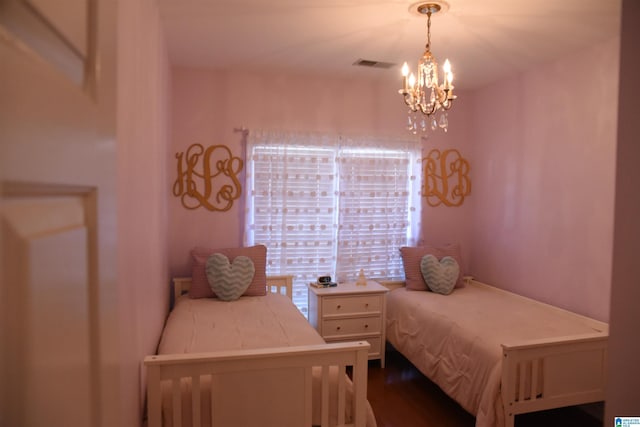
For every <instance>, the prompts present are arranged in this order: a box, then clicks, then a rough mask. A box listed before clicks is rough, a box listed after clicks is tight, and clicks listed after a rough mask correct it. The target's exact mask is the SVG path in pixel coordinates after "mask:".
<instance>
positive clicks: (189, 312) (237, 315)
mask: <svg viewBox="0 0 640 427" xmlns="http://www.w3.org/2000/svg"><path fill="white" fill-rule="evenodd" d="M324 343H325V342H324V340H323V339H322V337H321V336H320V335H319V334H318V333H317V331H316V330H315V329H314V328H313V327H312V326H311V325H310V324H309V322H307V320H306V319H305V318H304V316H303V315H302V313H300V311H299V310H298V308H297V307H296V306H295V305H294V304H293V303H292V302H291V299H289V298H288V297H286V296H284V295H279V294H271V293H269V294H267V295H265V296H251V297H241V298H239V299H237V300H235V301H232V302H226V301H221V300H218V299H215V298H202V299H191V298H188V297H187V296H183V297H181V298H179V299H178V301H177V302H176V304H175V307H174V308H173V310H172V311H171V313H170V314H169V317H168V319H167V322H166V325H165V328H164V331H163V333H162V337H161V340H160V345H159V348H158V354H180V353H203V352H215V351H227V350H243V349H260V348H272V347H291V346H300V345H317V344H324ZM316 374H317V373H316V372H314V376H319V375H316ZM330 374H331V376H332V378H333V379H332V381H331V387H334V386H335V384H337V381H336V377H337V370H332V371H330ZM260 375H261V374H259V373H255V372H251V373H247V374H246V376H245V377H244V378H243V379H241V380H238V377H234V379H233V380H230V381H228V382H227V383H225V385H224V387H233V386H234V385H236V384H237V383H238V382H239V381H240V382H242V381H245V380H246V381H253V379H255V378H259V379H258V381H259V382H262V383H265V382H266V383H267V384H268V387H270V388H271V387H273V390H274V393H277V389H278V387H287V375H286V373H284V374H281V375H280V377H277V375H279V374H277V373H275V374H274V375H276V376H273V377H266V376H265V377H260ZM269 375H270V374H269ZM256 376H258V377H256ZM252 378H253V379H252ZM273 378H278V379H275V380H274V379H273ZM222 381H224V379H223V380H222ZM351 386H352V384H351V382H350V381H348V384H347V393H348V396H349V394H350V393H349V391H350V389H351ZM201 388H202V391H203V399H202V402H203V411H202V417H203V422H204V423H205V425H209V423H210V415H209V407H208V401H209V398H208V397H207V396H208V394H209V383H208V382H204V381H203V383H202V384H201ZM182 389H183V408H189V407H190V405H191V393H190V390H191V386H190V382H189V381H188V380H183V384H182ZM330 390H331V388H330ZM319 394H320V381H319V380H318V381H314V383H313V395H314V399H315V396H319ZM170 399H171V397H170V391H169V390H168V389H167V390H163V400H164V401H165V402H166V404H163V415H164V420H165V423H166V424H167V425H170V420H171V414H170V413H168V412H167V411H168V410H169V409H165V408H170V406H171V405H170V404H169V401H170ZM336 405H337V404H333V403H330V407H332V408H333V409H331V410H330V418H331V419H333V420H336V419H337V410H335V407H336ZM317 406H318V405H314V410H313V422H314V425H316V424H320V421H319V419H320V412H319V408H317ZM350 407H351V405H350V404H348V405H347V419H349V417H350ZM182 413H183V416H182V418H183V425H186V426H190V425H191V419H190V418H191V414H190V411H189V410H183V412H182ZM375 425H376V422H375V417H374V415H373V410H372V409H371V406H370V405H369V404H367V426H368V427H375Z"/></svg>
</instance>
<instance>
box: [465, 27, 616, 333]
mask: <svg viewBox="0 0 640 427" xmlns="http://www.w3.org/2000/svg"><path fill="white" fill-rule="evenodd" d="M618 44H619V40H617V39H616V40H611V41H609V42H607V43H603V44H600V45H598V46H595V47H593V48H591V49H589V50H587V51H584V52H579V53H577V54H575V55H572V56H569V57H567V58H564V59H562V60H560V61H557V62H553V63H550V64H547V65H545V66H542V67H540V68H536V69H534V70H531V71H528V72H526V73H523V74H521V75H517V76H515V77H512V78H510V79H506V80H504V81H502V82H500V83H496V84H493V85H492V86H489V87H487V88H484V89H482V90H479V91H477V92H476V93H474V94H473V100H472V101H471V100H470V101H469V102H473V104H474V106H473V113H472V116H473V122H472V123H473V135H472V137H473V143H472V147H473V150H474V152H473V158H474V196H473V206H474V209H473V215H472V221H473V226H472V242H473V244H472V249H471V272H472V273H473V274H474V275H475V276H476V277H477V278H478V279H479V280H481V281H485V282H487V283H491V284H494V285H496V286H499V287H503V288H506V289H509V290H511V291H514V292H517V293H520V294H523V295H526V296H530V297H533V298H535V299H538V300H542V301H545V302H550V303H552V304H554V305H557V306H560V307H563V308H567V309H569V310H572V311H576V312H578V313H581V314H585V315H588V316H591V317H594V318H596V319H600V320H604V321H606V320H608V317H609V292H610V274H611V249H612V232H613V201H614V192H613V188H614V173H615V153H616V120H617V104H616V101H617V96H616V95H617V90H618V78H617V72H618V60H619V56H618Z"/></svg>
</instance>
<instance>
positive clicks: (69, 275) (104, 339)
mask: <svg viewBox="0 0 640 427" xmlns="http://www.w3.org/2000/svg"><path fill="white" fill-rule="evenodd" d="M44 3H47V2H42V1H40V0H35V1H32V0H28V1H27V0H0V251H1V255H2V257H1V263H0V279H1V282H0V426H18V427H30V426H44V425H46V426H65V427H66V426H91V427H110V426H123V425H124V424H123V423H122V422H121V421H120V420H121V417H122V412H123V411H122V408H123V402H122V401H121V400H120V398H119V396H118V395H119V392H120V389H119V387H120V384H121V383H120V378H119V376H120V362H121V359H120V357H121V354H120V347H119V344H120V330H121V329H120V328H121V326H122V325H121V324H120V322H119V315H120V312H119V299H118V297H119V295H118V287H117V281H116V261H117V256H116V243H117V241H116V230H117V224H116V182H117V181H116V140H115V117H116V114H115V113H116V111H115V93H116V81H115V75H116V72H115V71H116V68H115V46H116V43H115V42H116V33H115V28H116V26H115V24H116V3H117V2H114V1H110V0H109V1H100V0H65V1H62V2H56V8H55V11H51V10H47V9H46V8H47V6H46V5H45V4H44ZM78 4H81V5H82V7H84V8H85V10H87V11H88V13H87V14H86V15H87V17H86V18H87V19H86V21H84V22H82V23H80V24H81V25H80V27H79V28H80V30H79V31H76V30H77V28H66V29H64V28H57V29H56V31H53V38H51V37H49V35H47V36H46V37H44V36H42V37H41V34H43V33H40V32H39V31H40V30H39V28H41V26H38V25H37V23H38V16H37V15H41V17H42V16H44V17H46V21H47V25H54V26H56V25H61V26H63V27H64V26H67V25H75V24H76V23H78V22H77V18H76V16H77V13H78V10H77V8H76V6H77V5H78ZM8 5H9V6H10V7H11V8H13V9H11V10H18V11H22V12H25V11H27V12H28V10H29V8H31V9H33V11H34V12H35V14H34V19H35V20H33V19H29V20H27V19H25V20H21V19H20V20H18V19H17V18H16V16H17V15H12V14H11V13H6V12H7V10H9V9H8V7H9V6H8ZM22 12H20V13H22ZM3 13H4V15H3ZM82 14H83V15H84V13H82ZM20 16H22V17H24V15H20ZM31 24H34V26H31ZM80 33H86V34H85V36H86V38H85V37H84V36H82V35H78V34H80ZM58 36H59V40H58V42H59V41H62V45H63V48H58V47H56V46H60V43H57V42H56V37H58ZM29 37H31V38H32V39H37V41H38V42H39V43H40V42H42V43H44V44H39V45H38V46H39V48H36V47H34V45H33V43H32V41H33V40H30V39H29ZM73 37H80V38H85V42H86V43H84V45H83V47H82V48H78V46H76V45H77V43H76V42H73V43H71V46H72V47H71V49H68V50H70V51H71V53H72V54H73V55H75V53H77V52H81V54H80V55H79V58H81V59H80V60H81V61H82V66H81V73H79V74H78V75H77V76H75V77H74V75H72V74H73V73H69V72H68V70H67V69H66V68H65V67H66V65H64V64H70V63H71V64H72V63H73V61H71V62H69V61H67V60H66V59H65V58H68V57H69V56H68V55H66V53H65V50H64V46H67V48H68V47H69V44H68V43H67V42H66V39H68V38H73ZM42 46H45V48H44V51H43V50H42V49H41V48H42ZM39 49H40V50H39ZM43 52H44V53H43ZM50 54H52V55H53V56H54V57H57V58H59V59H60V58H62V62H61V63H62V64H63V66H61V65H60V64H61V63H60V62H56V61H54V60H53V59H52V57H51V55H50ZM58 54H60V55H58ZM97 55H99V56H97ZM97 62H99V63H100V67H99V73H97V72H96V70H97V68H95V64H97ZM78 76H79V77H78Z"/></svg>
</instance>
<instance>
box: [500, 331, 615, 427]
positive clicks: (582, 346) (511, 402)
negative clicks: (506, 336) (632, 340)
mask: <svg viewBox="0 0 640 427" xmlns="http://www.w3.org/2000/svg"><path fill="white" fill-rule="evenodd" d="M502 348H503V355H504V360H503V364H502V384H501V387H502V388H501V394H502V401H503V404H504V415H505V425H506V426H507V427H513V426H514V422H515V416H516V415H517V414H523V413H527V412H534V411H540V410H546V409H553V408H559V407H563V406H570V405H578V404H582V403H590V402H597V401H601V400H604V396H605V395H604V390H605V385H606V366H607V335H606V334H603V333H594V334H588V335H580V336H571V337H561V338H557V339H552V340H536V341H527V342H523V343H516V344H503V345H502Z"/></svg>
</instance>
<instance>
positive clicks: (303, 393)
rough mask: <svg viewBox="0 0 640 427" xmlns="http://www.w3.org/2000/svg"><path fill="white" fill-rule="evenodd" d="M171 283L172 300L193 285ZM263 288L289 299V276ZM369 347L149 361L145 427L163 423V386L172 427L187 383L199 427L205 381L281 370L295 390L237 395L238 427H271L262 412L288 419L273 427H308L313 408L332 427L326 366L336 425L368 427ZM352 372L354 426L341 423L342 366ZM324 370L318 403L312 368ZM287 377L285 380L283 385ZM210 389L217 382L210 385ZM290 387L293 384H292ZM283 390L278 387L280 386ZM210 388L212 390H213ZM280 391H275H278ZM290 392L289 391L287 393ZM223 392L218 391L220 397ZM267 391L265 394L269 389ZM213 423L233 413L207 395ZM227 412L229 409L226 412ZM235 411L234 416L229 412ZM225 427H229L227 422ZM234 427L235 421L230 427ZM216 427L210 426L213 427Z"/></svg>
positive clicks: (325, 346) (337, 346)
mask: <svg viewBox="0 0 640 427" xmlns="http://www.w3.org/2000/svg"><path fill="white" fill-rule="evenodd" d="M173 282H174V292H175V293H174V295H175V296H176V298H178V297H180V296H181V295H182V294H183V293H185V292H186V291H187V290H188V289H189V286H190V285H191V278H176V279H174V280H173ZM267 289H268V292H271V293H280V294H285V295H287V296H289V297H291V295H292V291H291V289H292V277H291V276H271V277H267ZM368 352H369V343H367V342H366V341H362V342H354V343H338V344H322V345H307V346H298V347H282V348H269V349H258V350H238V351H221V352H214V353H198V354H196V353H192V354H175V355H156V356H147V357H146V358H145V359H144V365H145V366H146V369H147V406H148V409H147V414H148V427H161V426H162V425H163V421H162V384H163V382H170V383H171V390H172V404H171V406H172V414H173V420H172V426H173V427H182V405H181V403H182V391H181V380H182V379H191V384H192V385H193V386H192V388H191V401H192V407H191V414H192V420H193V423H192V426H193V427H200V426H202V425H203V423H202V422H201V396H200V391H199V389H200V384H201V380H202V378H204V377H207V376H212V375H218V374H229V373H236V374H241V373H246V372H251V373H252V374H253V373H258V374H259V373H264V372H275V371H280V372H282V370H285V372H291V377H292V378H293V377H300V374H301V375H302V381H297V382H295V387H296V389H293V387H287V385H286V384H285V387H284V388H285V389H287V392H288V394H287V396H274V395H273V393H271V394H268V395H266V396H264V398H262V399H246V398H245V396H238V400H242V401H243V403H242V404H243V407H242V416H243V417H244V418H243V421H242V425H247V426H249V425H274V421H273V420H271V421H269V420H268V419H265V418H264V417H265V415H264V409H265V407H268V408H269V410H270V411H271V412H274V411H273V409H274V408H275V409H276V410H275V412H279V413H280V414H286V415H287V417H286V419H287V420H288V421H287V423H280V422H276V423H277V425H282V426H283V427H284V426H285V425H290V426H292V427H302V426H307V427H310V426H311V425H312V413H313V409H314V407H315V406H316V405H320V414H321V416H320V417H321V426H322V427H328V426H330V423H329V422H330V417H329V399H330V396H329V367H330V366H331V367H334V366H335V367H337V369H338V376H337V378H338V384H337V402H338V403H337V405H338V411H337V414H338V419H337V425H339V426H345V427H346V426H352V427H364V426H365V423H366V416H367V413H366V404H367V367H368ZM347 366H351V367H352V369H353V370H352V382H353V395H352V399H351V403H352V408H351V409H352V411H351V413H352V416H353V422H352V423H351V424H345V407H346V404H347V399H346V392H345V390H346V388H347V385H346V367H347ZM318 367H320V368H321V369H322V373H321V392H320V396H321V399H320V402H315V401H313V399H312V396H311V395H312V381H311V375H312V368H315V369H318ZM210 378H211V379H213V377H210ZM286 378H287V376H285V380H286ZM210 383H211V384H214V386H215V384H216V383H215V381H213V380H211V381H210ZM292 384H293V380H292ZM280 385H281V384H280ZM214 386H212V387H214ZM282 388H283V387H279V389H282ZM289 388H291V390H289ZM224 391H225V390H222V392H224ZM267 391H268V390H267ZM211 396H212V398H211V400H212V401H211V405H210V408H211V419H212V420H214V419H216V420H221V419H224V420H230V419H234V417H236V416H237V414H234V413H231V412H232V410H231V409H228V408H226V407H225V406H227V405H220V404H216V401H215V398H214V396H215V394H214V393H211ZM225 409H226V410H227V411H226V412H227V413H225ZM233 412H236V411H233ZM292 413H295V414H296V415H295V416H296V417H297V418H298V420H297V421H295V422H294V423H291V422H290V420H291V418H292ZM247 415H250V416H253V417H255V420H254V421H250V422H247V421H246V416H247ZM224 424H226V425H230V424H229V421H227V422H225V423H224ZM233 424H234V425H239V424H236V423H235V422H234V423H233ZM211 427H214V426H211Z"/></svg>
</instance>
